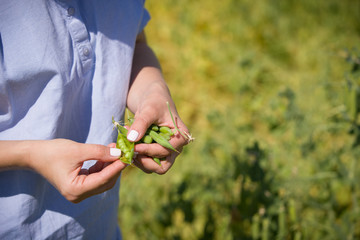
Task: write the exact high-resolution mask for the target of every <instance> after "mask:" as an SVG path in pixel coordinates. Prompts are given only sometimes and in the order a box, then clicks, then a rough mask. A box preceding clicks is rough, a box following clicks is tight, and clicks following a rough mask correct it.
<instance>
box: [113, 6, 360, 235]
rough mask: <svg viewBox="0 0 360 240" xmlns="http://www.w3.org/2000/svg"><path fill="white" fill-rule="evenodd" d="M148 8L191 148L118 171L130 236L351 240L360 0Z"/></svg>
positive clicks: (356, 230)
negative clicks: (166, 164) (159, 162)
mask: <svg viewBox="0 0 360 240" xmlns="http://www.w3.org/2000/svg"><path fill="white" fill-rule="evenodd" d="M146 4H147V8H148V10H149V12H150V13H151V15H152V20H151V21H150V23H149V25H148V27H147V29H146V33H147V37H148V41H149V43H150V45H151V46H152V47H153V50H154V51H155V52H156V54H157V55H158V57H159V60H160V62H161V64H162V68H163V72H164V75H165V78H166V79H167V81H168V84H169V87H170V90H171V92H172V95H173V98H174V100H175V102H176V104H177V107H178V111H179V113H180V115H181V117H182V119H183V121H184V122H185V123H186V124H187V125H188V127H189V129H190V130H191V132H192V134H193V136H194V137H195V138H196V140H195V142H193V143H191V144H190V145H189V146H187V147H186V148H185V149H184V152H183V154H182V155H181V156H179V157H178V159H177V161H176V164H175V165H174V166H173V168H172V169H171V170H170V171H169V172H168V173H167V174H165V175H163V176H158V175H156V174H152V175H147V174H144V173H143V172H141V171H140V170H138V169H136V168H127V169H126V170H125V171H124V173H123V175H122V179H121V181H122V182H121V189H120V209H119V224H120V226H121V229H122V232H123V236H124V239H154V240H155V239H176V240H177V239H179V240H180V239H218V240H227V239H262V240H265V239H296V240H300V239H346V240H348V239H359V238H360V209H359V204H360V186H359V182H360V164H359V162H358V160H359V157H360V148H359V147H360V146H359V145H360V125H359V121H358V112H359V110H360V88H359V84H360V77H359V75H360V73H359V72H360V51H359V50H360V47H359V40H360V2H359V1H354V0H342V1H338V0H319V1H312V0H302V1H295V0H267V1H266V0H259V1H250V0H224V1H214V0H207V1H205V0H197V1H190V0H183V1H177V2H176V1H170V0H161V1H159V0H158V1H156V0H148V1H147V3H146Z"/></svg>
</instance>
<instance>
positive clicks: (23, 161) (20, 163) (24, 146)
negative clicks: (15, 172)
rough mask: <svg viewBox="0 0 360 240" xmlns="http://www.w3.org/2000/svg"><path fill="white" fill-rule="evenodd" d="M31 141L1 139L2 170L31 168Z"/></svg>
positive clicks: (0, 161)
mask: <svg viewBox="0 0 360 240" xmlns="http://www.w3.org/2000/svg"><path fill="white" fill-rule="evenodd" d="M30 145H31V144H30V141H0V171H1V170H6V169H17V168H29V167H30V166H29V163H28V157H27V156H28V154H27V153H28V149H29V148H30Z"/></svg>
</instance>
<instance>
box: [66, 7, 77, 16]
mask: <svg viewBox="0 0 360 240" xmlns="http://www.w3.org/2000/svg"><path fill="white" fill-rule="evenodd" d="M67 12H68V14H69V15H70V16H74V14H75V8H73V7H69V8H68V10H67Z"/></svg>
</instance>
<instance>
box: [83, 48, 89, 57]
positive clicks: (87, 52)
mask: <svg viewBox="0 0 360 240" xmlns="http://www.w3.org/2000/svg"><path fill="white" fill-rule="evenodd" d="M83 54H84V56H86V57H87V56H89V55H90V50H89V49H88V48H84V50H83Z"/></svg>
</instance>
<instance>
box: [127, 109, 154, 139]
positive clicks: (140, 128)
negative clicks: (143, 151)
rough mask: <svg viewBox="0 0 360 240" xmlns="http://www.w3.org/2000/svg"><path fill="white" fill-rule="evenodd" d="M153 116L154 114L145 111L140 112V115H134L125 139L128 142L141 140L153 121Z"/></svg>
mask: <svg viewBox="0 0 360 240" xmlns="http://www.w3.org/2000/svg"><path fill="white" fill-rule="evenodd" d="M153 116H154V114H152V113H151V112H147V111H142V112H141V114H137V115H135V120H134V122H133V124H132V125H131V126H130V129H129V131H128V135H127V139H128V140H129V141H130V142H136V141H138V140H139V139H141V138H142V137H143V136H144V134H145V132H146V130H147V129H148V128H149V127H150V125H151V124H152V123H153V122H154V121H155V119H154V117H153Z"/></svg>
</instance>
